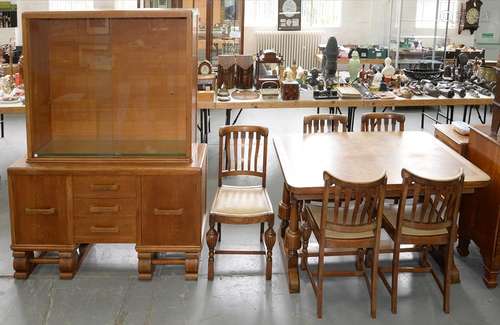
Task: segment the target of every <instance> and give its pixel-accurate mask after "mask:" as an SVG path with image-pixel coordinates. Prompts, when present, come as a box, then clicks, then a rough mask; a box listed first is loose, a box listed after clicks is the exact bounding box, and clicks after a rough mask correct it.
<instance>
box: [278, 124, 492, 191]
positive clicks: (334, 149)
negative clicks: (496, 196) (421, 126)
mask: <svg viewBox="0 0 500 325" xmlns="http://www.w3.org/2000/svg"><path fill="white" fill-rule="evenodd" d="M274 145H275V148H276V152H277V155H278V159H279V162H280V165H281V170H282V172H283V175H284V177H285V182H286V184H287V185H288V186H289V188H290V190H291V191H292V192H294V191H296V192H297V193H302V194H307V193H313V194H315V193H319V192H320V189H321V186H322V184H323V179H322V173H323V171H325V170H326V171H328V172H331V173H334V174H335V175H336V176H337V177H339V178H343V179H349V180H350V181H352V182H363V181H366V180H370V179H374V178H376V177H377V176H379V175H380V173H381V172H382V171H383V170H385V171H386V172H387V187H388V191H391V190H396V191H397V190H398V189H399V187H400V186H401V184H402V178H401V169H402V168H403V167H405V168H408V169H411V170H412V171H414V172H416V173H418V174H420V175H425V176H426V177H429V178H433V179H440V178H446V177H450V176H453V175H456V173H457V171H458V170H459V169H460V168H463V169H464V173H465V188H469V189H470V188H476V187H483V186H486V185H487V184H488V182H489V180H490V177H489V176H488V175H487V174H486V173H484V172H483V171H481V170H480V169H479V168H478V167H476V166H474V165H473V164H472V163H471V162H469V161H467V160H466V159H465V158H463V157H461V156H460V155H458V154H457V153H456V152H454V151H453V150H452V149H450V148H448V147H447V146H446V145H444V144H443V143H441V142H440V141H439V140H437V139H435V138H434V137H432V136H431V135H430V134H428V133H425V132H421V131H406V132H374V133H363V132H347V133H337V134H314V135H302V134H297V135H286V136H281V137H276V138H275V139H274Z"/></svg>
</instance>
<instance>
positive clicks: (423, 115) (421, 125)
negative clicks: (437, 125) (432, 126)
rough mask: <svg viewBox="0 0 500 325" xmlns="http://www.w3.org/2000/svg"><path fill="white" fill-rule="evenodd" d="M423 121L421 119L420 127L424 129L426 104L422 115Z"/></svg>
mask: <svg viewBox="0 0 500 325" xmlns="http://www.w3.org/2000/svg"><path fill="white" fill-rule="evenodd" d="M421 118H422V119H421V121H420V128H421V129H423V128H424V118H425V106H422V117H421Z"/></svg>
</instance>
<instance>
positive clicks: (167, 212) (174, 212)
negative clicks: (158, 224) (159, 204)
mask: <svg viewBox="0 0 500 325" xmlns="http://www.w3.org/2000/svg"><path fill="white" fill-rule="evenodd" d="M183 214H184V209H183V208H181V209H175V210H163V209H157V208H155V210H154V215H155V216H181V215H183Z"/></svg>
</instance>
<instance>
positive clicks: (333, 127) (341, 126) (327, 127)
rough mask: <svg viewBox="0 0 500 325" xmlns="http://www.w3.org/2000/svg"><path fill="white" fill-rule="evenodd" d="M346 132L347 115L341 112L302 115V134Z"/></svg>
mask: <svg viewBox="0 0 500 325" xmlns="http://www.w3.org/2000/svg"><path fill="white" fill-rule="evenodd" d="M340 130H342V132H347V131H348V130H347V116H346V115H341V114H315V115H308V116H304V134H307V133H329V132H339V131H340Z"/></svg>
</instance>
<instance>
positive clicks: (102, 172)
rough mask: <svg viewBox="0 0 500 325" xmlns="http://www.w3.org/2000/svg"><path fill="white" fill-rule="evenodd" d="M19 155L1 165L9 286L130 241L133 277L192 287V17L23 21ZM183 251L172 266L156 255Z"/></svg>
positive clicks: (42, 16)
mask: <svg viewBox="0 0 500 325" xmlns="http://www.w3.org/2000/svg"><path fill="white" fill-rule="evenodd" d="M23 24H24V25H23V30H24V46H25V64H26V68H25V75H26V104H27V112H28V114H27V116H28V118H27V137H28V141H27V142H28V154H27V159H26V160H20V161H18V162H16V163H15V164H14V165H12V166H11V167H9V169H8V175H9V196H10V207H11V234H12V246H11V248H12V251H13V256H14V263H13V265H14V270H15V277H16V278H21V279H24V278H27V277H28V276H29V274H30V273H31V271H32V270H33V268H34V266H36V265H37V264H48V263H52V264H58V265H59V269H60V277H61V278H64V279H69V278H72V277H73V276H74V274H75V272H76V270H77V269H78V266H79V265H80V263H81V261H82V259H83V257H84V256H85V253H86V252H87V251H88V249H89V248H90V247H91V245H92V244H93V243H135V244H136V250H137V253H138V259H139V266H138V269H139V278H140V279H151V277H152V274H153V269H154V265H160V264H184V265H185V268H186V279H196V278H197V274H198V260H199V254H200V252H201V248H202V233H203V231H202V226H203V224H204V223H205V221H204V220H205V212H206V206H205V200H206V194H205V193H206V168H207V157H206V145H204V144H198V143H196V139H195V134H196V133H195V123H194V122H195V117H196V114H195V112H196V87H197V71H196V67H197V57H196V15H195V14H194V12H193V11H192V10H141V11H89V12H29V13H25V14H24V15H23ZM170 252H176V253H184V255H183V256H184V257H178V256H176V257H175V258H173V259H172V258H170V257H169V255H165V254H161V255H160V253H170Z"/></svg>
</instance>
